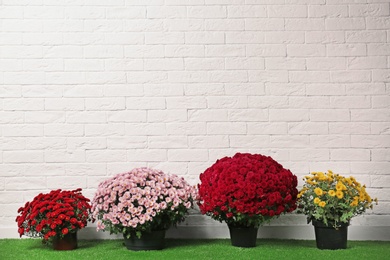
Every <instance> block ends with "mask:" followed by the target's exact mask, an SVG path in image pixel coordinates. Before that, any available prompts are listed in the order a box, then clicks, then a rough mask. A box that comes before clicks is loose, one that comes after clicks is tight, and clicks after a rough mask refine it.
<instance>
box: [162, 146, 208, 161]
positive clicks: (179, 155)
mask: <svg viewBox="0 0 390 260" xmlns="http://www.w3.org/2000/svg"><path fill="white" fill-rule="evenodd" d="M168 160H169V161H174V162H175V161H176V162H202V161H207V160H208V153H207V151H206V150H204V149H170V150H169V151H168Z"/></svg>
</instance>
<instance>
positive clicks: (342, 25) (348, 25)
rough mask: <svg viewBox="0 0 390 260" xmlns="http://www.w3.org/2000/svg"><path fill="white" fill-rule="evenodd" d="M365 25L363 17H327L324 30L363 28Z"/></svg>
mask: <svg viewBox="0 0 390 260" xmlns="http://www.w3.org/2000/svg"><path fill="white" fill-rule="evenodd" d="M365 27H366V23H365V20H364V18H328V19H326V20H325V28H326V30H363V29H365Z"/></svg>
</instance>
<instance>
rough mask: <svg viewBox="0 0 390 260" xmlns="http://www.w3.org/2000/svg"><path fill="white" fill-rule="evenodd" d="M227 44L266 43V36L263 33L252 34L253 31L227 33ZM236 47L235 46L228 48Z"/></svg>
mask: <svg viewBox="0 0 390 260" xmlns="http://www.w3.org/2000/svg"><path fill="white" fill-rule="evenodd" d="M225 35H226V36H225V37H226V43H233V44H236V43H251V44H254V43H264V42H265V40H264V38H265V35H264V33H263V32H252V31H244V32H226V34H225ZM228 47H230V48H231V47H234V46H228Z"/></svg>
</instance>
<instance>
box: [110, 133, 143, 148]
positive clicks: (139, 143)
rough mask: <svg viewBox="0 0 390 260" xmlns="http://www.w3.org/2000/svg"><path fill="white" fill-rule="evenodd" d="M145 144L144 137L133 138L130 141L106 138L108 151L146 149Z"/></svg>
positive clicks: (119, 138) (121, 138) (125, 138)
mask: <svg viewBox="0 0 390 260" xmlns="http://www.w3.org/2000/svg"><path fill="white" fill-rule="evenodd" d="M147 144H148V142H147V137H146V136H133V137H132V138H131V139H130V138H128V137H108V138H107V148H108V149H128V148H146V147H147Z"/></svg>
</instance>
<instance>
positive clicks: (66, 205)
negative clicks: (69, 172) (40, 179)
mask: <svg viewBox="0 0 390 260" xmlns="http://www.w3.org/2000/svg"><path fill="white" fill-rule="evenodd" d="M88 202H89V199H87V198H85V197H84V196H83V195H82V194H81V189H77V190H74V191H62V190H53V191H51V192H50V193H48V194H42V193H41V194H39V195H37V196H36V197H35V198H34V199H33V200H32V201H31V202H26V204H25V205H24V207H20V208H19V209H18V216H17V217H16V222H17V224H18V233H19V235H20V236H22V235H31V236H40V237H42V238H43V239H45V240H47V239H49V238H50V237H53V236H59V235H61V234H64V232H65V233H68V232H71V231H73V230H75V231H76V230H78V229H81V228H83V227H84V226H85V225H86V224H87V220H88V216H89V214H88V213H89V209H90V208H91V206H90V204H89V203H88ZM75 211H76V212H77V213H78V214H77V216H76V214H75ZM71 219H74V220H72V222H73V223H71ZM78 222H80V223H82V225H78V226H77V225H73V224H74V223H78ZM69 227H71V229H69Z"/></svg>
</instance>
